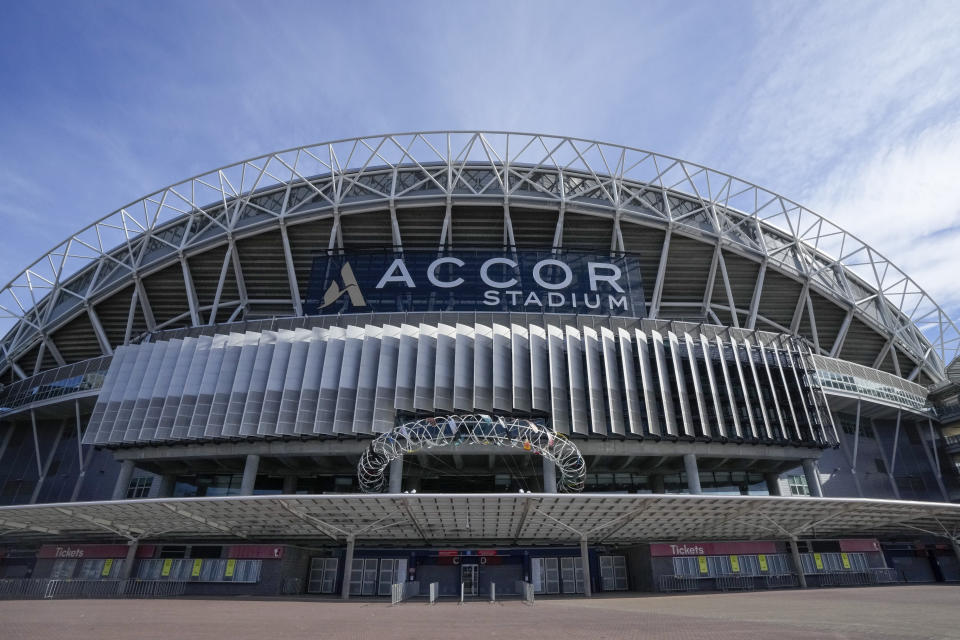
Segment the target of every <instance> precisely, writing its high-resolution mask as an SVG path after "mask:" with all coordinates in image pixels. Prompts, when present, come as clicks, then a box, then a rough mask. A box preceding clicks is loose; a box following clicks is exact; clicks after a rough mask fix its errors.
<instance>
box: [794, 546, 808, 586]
mask: <svg viewBox="0 0 960 640" xmlns="http://www.w3.org/2000/svg"><path fill="white" fill-rule="evenodd" d="M790 555H791V556H793V566H794V568H795V569H796V570H797V580H799V581H800V588H801V589H806V588H807V576H806V575H804V573H803V562H801V560H800V549H799V548H798V547H797V539H796V538H790Z"/></svg>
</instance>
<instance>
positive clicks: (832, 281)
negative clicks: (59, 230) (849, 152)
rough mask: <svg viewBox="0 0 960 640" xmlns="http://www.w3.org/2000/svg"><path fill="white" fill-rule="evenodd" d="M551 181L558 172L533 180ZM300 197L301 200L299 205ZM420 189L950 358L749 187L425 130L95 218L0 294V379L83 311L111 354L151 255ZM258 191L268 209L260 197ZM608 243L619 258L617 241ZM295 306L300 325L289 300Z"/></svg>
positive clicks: (780, 204) (723, 177) (290, 156)
mask: <svg viewBox="0 0 960 640" xmlns="http://www.w3.org/2000/svg"><path fill="white" fill-rule="evenodd" d="M477 167H485V168H486V169H487V170H489V172H490V173H489V178H487V177H484V178H482V180H480V181H478V179H476V178H475V177H471V174H470V172H471V171H474V170H475V169H476V168H477ZM408 170H412V173H411V171H408ZM548 173H552V174H556V176H554V177H550V176H547V177H546V178H545V177H544V176H545V174H548ZM317 176H320V177H319V178H318V177H317ZM571 177H572V178H573V179H568V178H571ZM298 190H299V192H305V193H306V194H307V195H305V196H304V195H302V194H299V193H297V194H295V192H298ZM428 193H429V194H433V195H437V194H439V195H440V196H444V197H446V198H447V202H450V198H452V197H454V196H457V197H460V196H465V197H469V198H473V199H478V198H479V199H484V198H485V199H491V200H496V201H497V202H501V203H504V204H508V203H509V202H511V201H513V202H527V203H529V202H530V201H531V198H537V199H539V200H540V201H541V202H542V201H543V200H544V199H546V200H549V201H553V202H555V203H556V204H557V205H559V206H561V207H565V208H566V209H567V210H574V209H576V208H588V209H591V210H600V211H603V212H606V213H607V214H609V215H611V216H612V217H613V218H614V220H615V222H616V224H617V225H619V220H620V219H621V217H623V218H626V219H629V218H630V217H634V218H636V219H646V220H652V221H654V222H655V223H656V224H661V225H666V226H667V228H668V229H676V230H680V231H683V232H685V233H687V234H690V235H695V236H707V237H712V238H714V241H715V242H716V245H717V246H718V247H720V246H723V247H724V248H733V249H736V250H737V251H741V252H744V253H747V254H749V255H752V256H755V257H756V259H758V260H759V261H761V262H762V264H768V263H769V264H770V265H771V266H772V267H773V268H775V269H779V270H781V271H783V272H786V273H790V274H793V275H794V276H795V277H798V278H799V279H800V280H801V281H802V282H803V283H804V291H805V292H806V291H807V289H809V288H810V287H813V288H814V289H816V290H817V291H820V292H823V293H824V294H825V295H828V296H829V297H830V298H831V299H832V300H833V301H834V302H835V303H837V304H840V305H841V306H842V307H843V308H845V309H847V310H848V314H852V315H855V316H856V317H858V318H859V319H861V320H863V321H865V322H867V324H868V325H871V326H875V327H881V328H882V333H883V334H884V336H885V339H886V341H887V346H886V347H885V351H884V353H886V350H888V349H889V348H890V347H891V346H892V345H893V344H894V343H895V344H896V345H897V346H898V347H899V348H902V349H903V350H905V351H906V352H907V353H909V354H911V356H912V357H913V358H914V359H915V360H916V361H917V362H919V363H920V365H921V366H922V367H924V368H925V369H926V370H927V372H928V373H930V374H931V377H933V378H934V379H942V378H943V377H944V364H945V363H946V362H950V361H952V360H953V359H954V358H955V357H956V356H957V355H958V353H960V330H958V329H957V327H956V325H955V324H954V323H953V321H952V320H951V319H950V317H949V315H948V314H947V313H946V312H945V311H944V310H943V309H942V308H941V307H940V306H939V305H937V304H936V302H935V301H933V299H932V298H930V296H929V295H927V293H926V292H925V291H924V290H923V289H922V288H921V287H920V286H919V285H917V284H916V283H915V282H914V281H913V280H912V279H911V278H910V277H909V276H907V275H906V274H905V273H904V272H903V271H902V270H900V269H899V268H897V267H896V266H895V265H893V264H892V263H891V262H890V261H889V260H887V259H886V258H885V257H884V256H882V255H881V254H880V253H878V252H877V251H876V250H874V249H873V248H872V247H870V246H869V245H867V244H866V243H864V242H862V241H861V240H859V239H858V238H857V237H855V236H853V235H851V234H849V233H847V232H846V231H844V230H843V229H841V228H840V227H838V226H836V225H835V224H833V223H831V222H830V221H829V220H827V219H825V218H823V217H822V216H820V215H818V214H815V213H813V212H811V211H809V210H807V209H805V208H803V207H802V206H800V205H799V204H797V203H795V202H793V201H791V200H789V199H787V198H784V197H782V196H780V195H777V194H775V193H773V192H770V191H768V190H766V189H763V188H761V187H759V186H757V185H754V184H752V183H750V182H747V181H744V180H741V179H739V178H736V177H734V176H731V175H729V174H726V173H723V172H719V171H715V170H713V169H709V168H707V167H704V166H702V165H698V164H695V163H690V162H686V161H683V160H680V159H678V158H673V157H670V156H664V155H660V154H656V153H652V152H649V151H644V150H640V149H635V148H631V147H624V146H618V145H612V144H607V143H602V142H597V141H592V140H584V139H580V138H570V137H558V136H546V135H539V134H529V133H509V132H483V131H432V132H414V133H398V134H389V135H381V136H369V137H363V138H353V139H345V140H338V141H333V142H326V143H320V144H314V145H308V146H304V147H297V148H293V149H288V150H285V151H279V152H275V153H271V154H266V155H262V156H258V157H256V158H252V159H249V160H245V161H243V162H240V163H236V164H233V165H229V166H225V167H221V168H219V169H216V170H214V171H211V172H208V173H205V174H201V175H198V176H195V177H193V178H190V179H187V180H185V181H183V182H180V183H177V184H174V185H171V186H169V187H166V188H164V189H161V190H160V191H157V192H155V193H153V194H150V195H148V196H146V197H144V198H142V199H140V200H138V201H136V202H133V203H131V204H129V205H127V206H126V207H123V208H121V209H119V210H117V211H115V212H113V213H111V214H109V215H107V216H105V217H103V218H101V219H100V220H98V221H96V222H94V223H93V224H91V225H89V226H87V227H85V228H84V229H82V230H81V231H79V232H77V233H75V234H73V235H72V236H70V237H69V238H67V239H66V240H64V241H63V242H62V243H61V244H59V245H57V246H56V247H55V248H53V249H52V250H50V251H49V252H47V253H46V254H45V255H44V256H42V257H41V258H40V259H38V260H37V261H36V262H34V263H33V264H32V265H30V266H29V267H28V268H27V269H25V270H24V271H22V272H21V273H20V274H19V275H18V276H16V277H15V278H13V279H12V280H11V281H10V282H9V283H8V284H7V285H6V286H4V287H3V288H2V289H0V320H2V319H9V320H13V321H14V326H12V327H11V328H10V330H9V331H8V333H7V334H6V336H5V337H4V338H3V340H2V341H0V357H2V359H0V368H2V369H6V368H7V367H9V366H12V365H15V360H16V359H17V358H19V357H20V356H22V355H23V354H25V353H26V352H27V351H28V350H29V349H31V348H32V347H34V346H35V345H37V344H42V345H45V346H46V347H47V349H48V350H49V352H50V353H52V354H53V356H54V359H55V360H57V359H58V352H57V349H56V347H55V345H54V343H53V341H52V340H51V338H50V334H51V332H52V331H53V330H54V329H56V328H58V327H60V326H62V325H63V324H64V323H65V322H66V321H67V320H69V319H72V318H75V317H77V316H79V315H81V314H83V313H84V312H86V313H87V314H89V315H90V324H91V325H92V327H93V331H94V332H95V333H96V339H97V340H98V341H99V342H100V343H101V348H102V350H103V352H104V353H109V352H110V350H111V345H110V344H109V341H108V340H107V339H106V336H105V334H104V333H103V331H102V328H101V329H98V326H99V320H98V319H97V316H96V312H95V310H94V309H93V303H95V302H96V301H98V300H100V299H101V298H102V297H103V296H104V295H105V294H106V292H110V291H114V290H116V289H117V287H118V283H119V282H123V283H124V284H123V286H128V285H129V284H130V283H131V282H133V283H134V284H135V285H136V286H137V288H138V291H139V292H140V295H141V296H143V297H146V294H145V293H144V292H143V287H142V285H141V284H140V283H141V279H142V277H143V276H144V275H145V273H148V272H149V271H150V270H151V269H155V268H156V267H157V265H158V264H159V262H158V257H157V256H167V257H166V258H164V260H165V261H166V262H164V264H167V263H170V264H175V263H176V261H177V260H179V261H180V262H181V263H183V264H184V265H185V264H186V263H185V262H184V256H185V255H187V254H188V253H189V252H190V251H198V250H201V247H205V246H207V245H208V244H209V243H210V241H211V238H213V237H219V236H222V237H223V238H226V240H225V242H228V243H229V244H230V246H231V248H232V247H233V237H234V235H235V234H236V233H238V232H244V231H247V230H248V229H250V228H252V227H251V226H250V225H256V224H260V223H262V222H263V221H279V222H280V223H283V222H284V221H286V220H287V219H290V218H293V217H296V216H300V215H303V211H304V206H303V202H304V201H303V198H306V199H307V201H310V203H311V204H310V207H312V208H316V207H318V206H319V207H321V208H323V209H324V211H326V212H327V213H329V215H331V216H332V217H333V219H334V231H333V236H338V234H339V216H340V214H341V213H342V212H348V211H349V210H350V208H351V207H355V206H357V205H358V204H360V205H363V206H368V207H369V206H374V205H376V204H379V205H392V204H394V203H395V202H397V201H398V200H401V199H409V200H417V199H421V198H424V197H426V195H427V194H428ZM270 194H274V195H275V198H274V200H275V202H272V204H271V203H268V202H266V201H265V200H264V199H263V198H261V196H264V195H270ZM295 195H296V197H294V196H295ZM618 235H619V234H617V233H615V236H618ZM334 242H335V238H334V237H331V243H334ZM611 244H612V246H611V249H614V250H622V237H621V238H619V243H618V239H617V237H615V238H614V239H613V240H612V243H611ZM333 246H335V244H331V247H333ZM187 270H188V269H187V267H186V266H184V272H185V273H186V272H187ZM186 280H187V278H186V277H185V286H189V285H187V284H186ZM804 295H808V294H806V293H805V294H804ZM880 300H883V301H884V302H885V304H879V303H878V302H879V301H880ZM801 303H802V300H801V301H799V302H798V308H800V306H801ZM293 307H294V309H293V312H294V313H296V312H297V308H298V307H299V300H295V301H294V303H293ZM190 314H191V315H192V316H193V317H192V319H191V321H192V322H193V323H194V324H203V322H202V318H201V317H200V314H199V312H198V310H197V309H191V311H190ZM149 324H150V322H149V321H148V325H149ZM158 324H159V323H158ZM148 328H152V327H148ZM58 364H62V363H60V362H59V361H58ZM20 373H22V372H20Z"/></svg>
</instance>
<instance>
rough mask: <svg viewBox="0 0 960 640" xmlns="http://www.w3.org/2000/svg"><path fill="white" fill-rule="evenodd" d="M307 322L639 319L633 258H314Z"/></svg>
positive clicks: (460, 254) (515, 254) (475, 254)
mask: <svg viewBox="0 0 960 640" xmlns="http://www.w3.org/2000/svg"><path fill="white" fill-rule="evenodd" d="M305 311H306V312H307V313H309V314H331V313H392V312H403V311H421V312H422V311H513V312H528V313H583V314H591V315H617V316H632V317H642V316H643V315H644V298H643V286H642V283H641V278H640V269H639V266H638V262H637V260H636V258H634V257H632V256H629V255H598V254H591V253H582V252H573V251H566V252H550V251H496V252H494V251H481V250H476V251H469V250H465V251H455V252H437V251H410V250H406V251H403V252H402V253H393V252H390V253H363V252H352V253H342V254H336V255H330V256H318V257H316V258H314V261H313V269H312V272H311V278H310V284H309V287H308V293H307V301H306V309H305Z"/></svg>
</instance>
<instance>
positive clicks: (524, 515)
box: [0, 494, 960, 544]
mask: <svg viewBox="0 0 960 640" xmlns="http://www.w3.org/2000/svg"><path fill="white" fill-rule="evenodd" d="M0 532H2V535H0V541H17V542H24V541H30V542H38V541H41V542H43V541H57V540H63V541H70V542H80V541H84V540H103V539H116V538H128V539H142V540H151V539H154V540H177V539H183V540H187V539H189V540H191V541H200V540H250V541H258V540H271V541H294V540H297V539H308V538H309V539H314V540H316V539H318V538H319V539H326V540H327V541H329V542H330V543H331V544H333V543H342V542H343V541H345V540H346V539H347V538H348V537H349V536H353V537H354V538H355V539H356V540H357V541H358V542H361V543H378V544H395V543H416V544H424V543H426V544H433V543H453V544H458V543H459V544H475V543H478V542H490V543H501V544H503V543H507V544H550V543H554V544H555V543H569V542H573V541H577V540H579V539H580V538H581V537H586V538H587V539H588V540H589V541H591V542H592V543H594V544H598V543H602V542H606V543H636V542H651V541H676V540H686V541H693V540H701V541H706V540H751V539H763V540H776V539H789V538H791V537H797V538H837V537H853V536H876V537H890V536H895V535H908V536H916V535H918V534H929V535H933V536H938V537H943V538H947V539H952V540H956V539H957V537H958V536H960V505H954V504H945V503H931V502H909V501H900V500H871V499H836V498H782V497H767V496H691V495H610V494H580V495H563V494H400V495H387V494H367V495H356V494H354V495H289V496H252V497H236V496H231V497H219V498H180V499H157V500H120V501H111V502H84V503H62V504H46V505H31V506H14V507H2V508H0Z"/></svg>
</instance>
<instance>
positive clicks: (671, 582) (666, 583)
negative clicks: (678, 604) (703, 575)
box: [658, 575, 700, 593]
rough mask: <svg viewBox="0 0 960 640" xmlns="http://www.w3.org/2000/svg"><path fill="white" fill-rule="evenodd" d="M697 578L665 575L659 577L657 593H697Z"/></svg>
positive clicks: (698, 586)
mask: <svg viewBox="0 0 960 640" xmlns="http://www.w3.org/2000/svg"><path fill="white" fill-rule="evenodd" d="M698 582H699V579H698V578H691V577H690V576H676V575H666V576H660V579H659V585H658V586H659V587H660V588H659V591H663V592H668V593H669V592H673V591H698V590H699V588H700V585H699V584H698Z"/></svg>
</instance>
